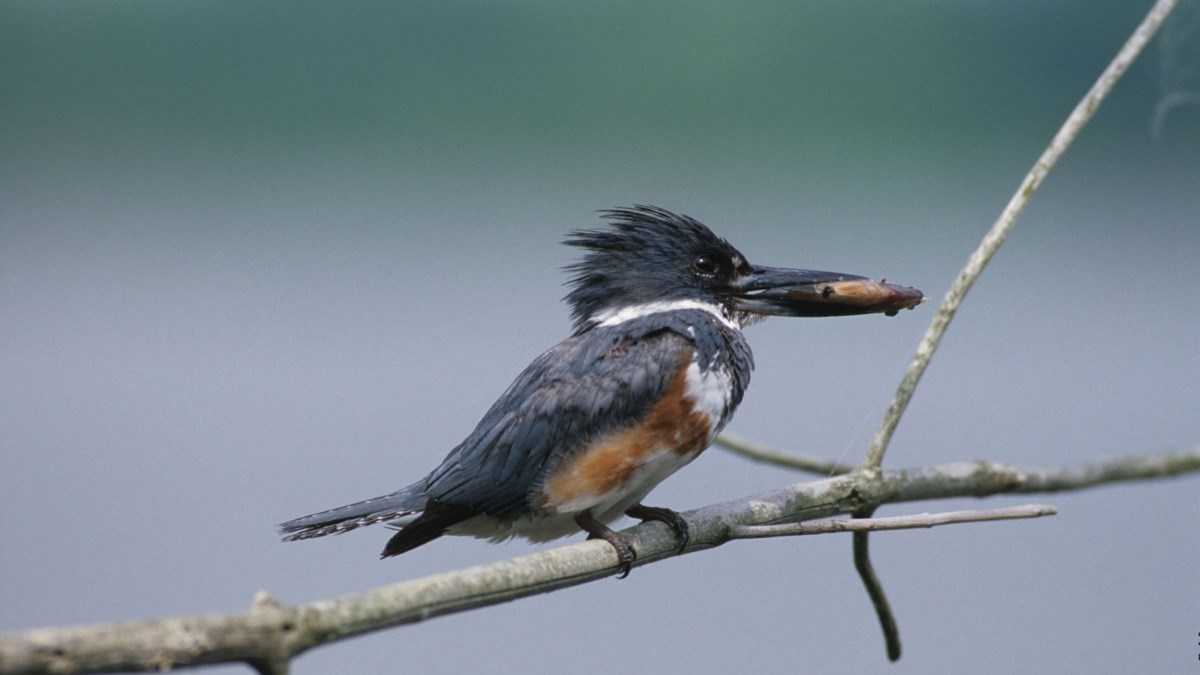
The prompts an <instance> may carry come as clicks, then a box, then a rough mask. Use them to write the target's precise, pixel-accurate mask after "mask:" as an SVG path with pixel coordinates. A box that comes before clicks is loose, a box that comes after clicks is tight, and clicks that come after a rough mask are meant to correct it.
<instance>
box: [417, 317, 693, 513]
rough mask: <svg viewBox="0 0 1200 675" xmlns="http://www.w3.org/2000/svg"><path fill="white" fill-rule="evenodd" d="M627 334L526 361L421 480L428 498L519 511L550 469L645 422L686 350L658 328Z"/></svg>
mask: <svg viewBox="0 0 1200 675" xmlns="http://www.w3.org/2000/svg"><path fill="white" fill-rule="evenodd" d="M630 329H631V326H629V325H628V324H622V325H621V326H620V327H612V328H605V327H599V328H595V329H593V330H591V331H588V332H587V333H584V334H582V335H577V336H575V337H572V338H569V339H567V340H565V341H563V342H561V343H559V344H558V345H556V346H555V347H553V348H551V349H550V350H549V351H547V352H546V353H544V354H542V355H541V356H539V357H538V358H537V359H536V360H534V362H533V363H531V364H530V365H529V367H528V368H526V369H525V371H524V372H522V373H521V374H520V376H518V377H517V379H516V381H515V382H513V383H512V385H511V386H510V387H509V388H508V390H507V391H506V392H504V394H503V395H502V396H501V397H500V399H499V400H498V401H496V403H495V404H494V405H493V406H492V408H491V410H489V411H488V412H487V414H486V415H485V416H484V418H483V420H481V421H480V423H479V425H478V426H477V427H476V428H475V431H474V432H472V433H471V435H470V436H468V437H467V439H466V440H465V441H463V443H462V445H460V446H459V447H457V448H455V449H454V451H453V452H451V453H450V455H449V456H448V457H446V460H445V461H444V462H442V464H441V466H439V467H438V468H437V469H435V470H434V471H433V473H431V474H430V476H429V479H428V481H429V482H428V488H427V494H428V495H429V497H430V498H432V499H434V500H437V501H438V502H441V503H443V504H450V505H455V506H465V507H468V508H470V509H473V510H474V511H476V512H479V513H486V514H488V515H494V516H503V515H505V514H507V513H511V512H514V511H517V510H521V509H524V508H527V507H528V506H530V505H531V503H532V500H533V499H534V498H535V496H536V495H535V494H534V492H535V491H536V489H537V487H538V486H539V485H540V481H541V479H542V477H543V476H544V475H545V472H546V471H547V470H548V469H550V468H551V467H552V466H553V463H554V462H555V461H557V460H558V459H559V458H561V457H562V456H564V455H570V454H571V453H574V452H577V451H579V450H580V449H582V448H584V447H585V446H586V445H587V444H588V443H590V442H593V441H595V440H597V439H600V438H603V437H605V436H607V435H608V434H610V433H612V432H614V431H617V430H620V429H623V428H628V427H630V426H633V425H634V424H636V423H637V422H638V421H640V420H641V419H642V418H643V417H645V416H646V414H647V413H648V412H649V410H650V407H651V406H653V405H654V403H655V402H657V401H658V400H659V399H660V398H661V397H662V396H663V395H664V394H665V392H666V389H667V386H668V384H669V382H670V380H671V377H672V376H673V375H674V374H675V372H676V370H677V368H679V367H682V366H684V365H686V363H688V362H689V361H690V360H691V359H692V355H693V354H694V346H693V344H692V342H691V340H689V339H688V338H687V337H685V336H684V335H683V334H682V333H680V332H678V331H677V330H673V329H672V327H668V326H664V325H662V324H658V325H645V326H644V327H643V329H642V330H639V331H631V330H630Z"/></svg>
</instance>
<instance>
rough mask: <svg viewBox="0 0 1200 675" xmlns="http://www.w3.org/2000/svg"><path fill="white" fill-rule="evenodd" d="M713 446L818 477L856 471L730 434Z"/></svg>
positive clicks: (843, 465) (723, 435)
mask: <svg viewBox="0 0 1200 675" xmlns="http://www.w3.org/2000/svg"><path fill="white" fill-rule="evenodd" d="M713 444H714V445H719V446H721V447H723V448H725V449H726V450H729V451H730V452H733V453H735V454H738V455H741V456H742V457H746V458H747V459H752V460H754V461H756V462H763V463H764V464H774V465H775V466H783V467H787V468H789V469H797V470H799V471H805V472H807V473H812V474H816V475H818V476H839V475H841V474H844V473H850V472H851V471H853V470H854V467H853V466H851V465H849V464H841V463H838V462H831V461H827V460H823V459H821V458H819V457H812V456H809V455H801V454H799V453H796V452H791V451H784V450H776V449H774V448H769V447H767V446H765V445H760V444H758V443H754V442H752V441H747V440H745V439H743V438H740V437H737V436H730V435H729V434H728V433H724V434H721V435H720V436H717V439H716V440H715V441H713Z"/></svg>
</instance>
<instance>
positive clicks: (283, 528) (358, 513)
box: [279, 481, 427, 541]
mask: <svg viewBox="0 0 1200 675" xmlns="http://www.w3.org/2000/svg"><path fill="white" fill-rule="evenodd" d="M426 501H427V498H426V496H425V483H424V481H421V482H418V483H414V484H412V485H409V486H408V487H406V488H404V489H403V490H399V491H397V492H393V493H392V494H390V495H384V496H382V497H375V498H374V499H368V500H366V501H362V502H356V503H354V504H347V505H346V506H339V507H337V508H336V509H329V510H328V511H321V512H320V513H314V514H312V515H311V516H304V517H303V518H296V519H295V520H289V521H287V522H286V523H282V524H280V525H279V532H280V534H283V535H286V536H285V537H284V538H283V540H284V541H299V540H301V539H312V538H314V537H324V536H325V535H327V534H341V533H343V532H349V531H350V530H353V529H356V528H359V527H363V526H364V525H374V524H375V523H382V522H385V521H389V520H397V519H401V518H404V517H405V516H412V515H414V514H419V513H421V511H423V510H424V509H425V502H426Z"/></svg>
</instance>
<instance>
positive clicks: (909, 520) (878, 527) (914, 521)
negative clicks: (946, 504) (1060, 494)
mask: <svg viewBox="0 0 1200 675" xmlns="http://www.w3.org/2000/svg"><path fill="white" fill-rule="evenodd" d="M1055 513H1057V510H1056V509H1055V508H1054V507H1053V506H1049V505H1047V504H1026V505H1024V506H1008V507H1004V508H1000V509H980V510H971V511H945V512H942V513H917V514H913V515H910V516H890V517H887V518H871V517H869V516H861V517H860V516H857V515H856V516H855V517H854V519H853V520H845V519H841V518H831V519H829V520H821V521H817V522H813V523H784V524H782V525H737V526H735V527H731V528H730V529H729V538H730V539H764V538H768V537H797V536H801V535H806V534H833V533H836V532H853V533H856V534H857V533H866V532H881V531H884V530H915V529H919V528H929V527H938V526H939V525H955V524H958V523H980V522H984V521H988V520H1016V519H1019V518H1040V517H1042V516H1052V515H1054V514H1055Z"/></svg>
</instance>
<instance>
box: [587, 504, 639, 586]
mask: <svg viewBox="0 0 1200 675" xmlns="http://www.w3.org/2000/svg"><path fill="white" fill-rule="evenodd" d="M575 523H576V524H577V525H579V527H581V528H583V531H584V532H587V533H588V539H603V540H604V541H607V542H608V543H610V544H612V547H613V548H614V549H616V551H617V560H618V563H617V566H618V567H620V568H621V574H620V576H618V577H617V578H618V579H624V578H625V577H627V576H629V570H631V569H632V568H633V561H634V560H636V559H637V554H636V553H634V551H633V547H632V546H630V545H629V542H628V541H625V537H622V536H621V535H619V534H617V533H616V532H613V531H612V528H610V527H609V526H607V525H605V524H604V523H602V522H600V521H598V520H596V518H595V517H594V516H592V512H591V511H584V512H583V513H580V514H579V515H577V516H575Z"/></svg>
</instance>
